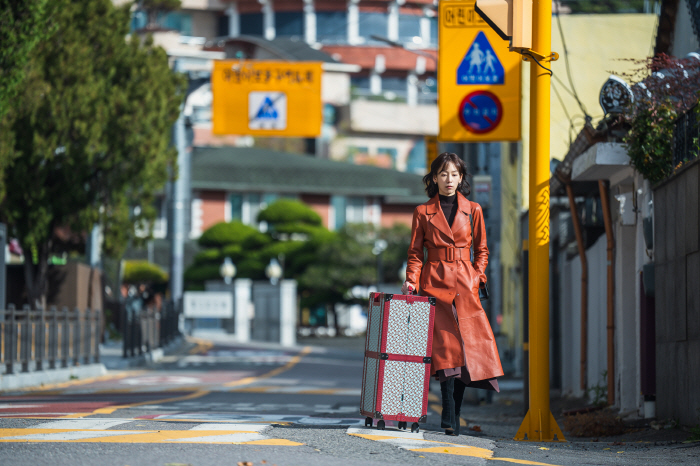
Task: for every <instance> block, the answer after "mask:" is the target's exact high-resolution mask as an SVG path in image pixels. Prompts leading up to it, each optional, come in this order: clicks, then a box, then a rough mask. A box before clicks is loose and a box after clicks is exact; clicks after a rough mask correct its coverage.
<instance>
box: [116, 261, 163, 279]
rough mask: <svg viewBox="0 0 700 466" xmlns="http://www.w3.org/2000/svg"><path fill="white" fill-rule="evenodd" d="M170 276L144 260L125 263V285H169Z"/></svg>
mask: <svg viewBox="0 0 700 466" xmlns="http://www.w3.org/2000/svg"><path fill="white" fill-rule="evenodd" d="M167 281H168V274H167V273H166V272H165V271H164V270H163V269H161V268H160V267H158V266H157V265H156V264H153V263H151V262H148V261H143V260H129V261H124V275H123V277H122V282H124V283H131V284H136V283H149V284H157V283H167Z"/></svg>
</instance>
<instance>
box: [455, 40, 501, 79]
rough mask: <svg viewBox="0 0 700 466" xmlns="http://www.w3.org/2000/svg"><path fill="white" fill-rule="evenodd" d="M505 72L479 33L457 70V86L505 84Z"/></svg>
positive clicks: (494, 53)
mask: <svg viewBox="0 0 700 466" xmlns="http://www.w3.org/2000/svg"><path fill="white" fill-rule="evenodd" d="M504 80H505V70H504V69H503V65H502V64H501V61H500V60H499V59H498V55H496V52H494V51H493V47H491V44H490V43H489V40H488V39H487V38H486V35H485V34H484V32H483V31H479V33H478V34H477V35H476V38H475V39H474V42H472V45H471V46H470V47H469V50H467V53H466V55H464V58H463V59H462V62H461V63H460V65H459V67H458V68H457V84H503V83H504Z"/></svg>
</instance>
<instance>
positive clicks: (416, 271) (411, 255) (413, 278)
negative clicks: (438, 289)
mask: <svg viewBox="0 0 700 466" xmlns="http://www.w3.org/2000/svg"><path fill="white" fill-rule="evenodd" d="M419 209H420V206H419V207H416V210H414V211H413V222H412V224H411V242H410V244H409V245H408V260H407V261H406V264H407V265H406V281H407V282H408V283H410V284H411V285H413V288H414V289H415V290H416V291H418V286H419V284H420V273H421V269H422V267H423V235H424V231H423V225H422V223H421V221H420V213H419Z"/></svg>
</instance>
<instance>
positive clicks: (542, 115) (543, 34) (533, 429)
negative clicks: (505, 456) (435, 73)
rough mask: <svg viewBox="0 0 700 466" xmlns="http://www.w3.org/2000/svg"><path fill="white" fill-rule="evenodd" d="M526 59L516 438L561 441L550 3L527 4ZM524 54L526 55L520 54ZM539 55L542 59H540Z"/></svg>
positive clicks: (535, 1) (539, 0) (548, 1)
mask: <svg viewBox="0 0 700 466" xmlns="http://www.w3.org/2000/svg"><path fill="white" fill-rule="evenodd" d="M532 5H533V11H532V21H533V24H532V51H533V52H534V53H533V54H531V55H530V56H531V57H533V56H537V57H538V58H537V59H538V60H539V63H540V64H542V66H539V65H538V64H537V63H536V62H534V61H533V59H532V58H531V59H530V215H529V222H528V223H529V227H528V228H529V243H530V244H529V267H528V274H529V280H528V281H529V332H530V338H529V340H530V341H529V349H530V377H529V379H530V409H529V410H528V412H527V414H526V415H525V419H523V422H522V424H521V425H520V429H518V433H517V434H516V436H515V439H516V440H530V441H554V440H557V441H563V440H564V435H563V434H562V432H561V429H559V426H558V425H557V422H556V421H555V420H554V416H552V413H551V411H550V407H549V160H550V155H549V132H550V124H549V107H550V79H551V73H550V72H549V71H547V70H545V69H544V68H543V67H547V68H548V67H549V66H548V64H549V60H548V58H549V57H550V56H551V53H552V52H551V50H552V41H551V36H552V2H551V1H550V0H533V2H532ZM526 55H527V54H526ZM542 57H544V58H542Z"/></svg>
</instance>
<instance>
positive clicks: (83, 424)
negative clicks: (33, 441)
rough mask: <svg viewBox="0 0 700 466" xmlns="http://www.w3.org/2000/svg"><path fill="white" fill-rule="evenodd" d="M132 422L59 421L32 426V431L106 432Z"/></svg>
mask: <svg viewBox="0 0 700 466" xmlns="http://www.w3.org/2000/svg"><path fill="white" fill-rule="evenodd" d="M129 422H132V421H131V420H129V419H62V420H60V421H51V422H44V423H43V424H39V425H36V426H34V427H33V428H34V429H74V430H107V429H109V428H111V427H116V426H119V425H122V424H126V423H129Z"/></svg>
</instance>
